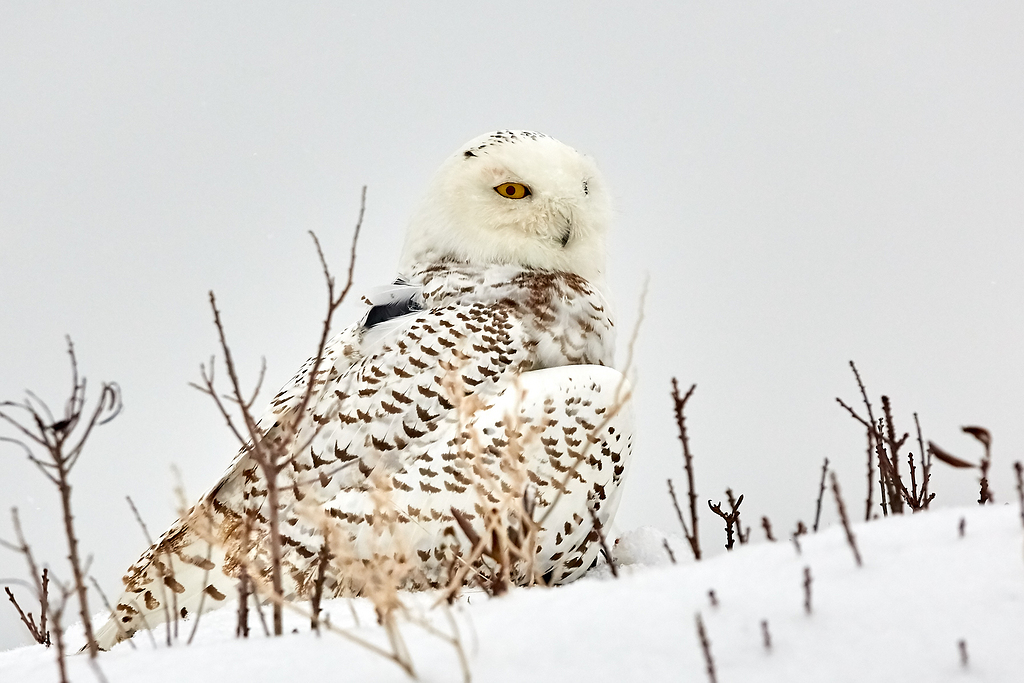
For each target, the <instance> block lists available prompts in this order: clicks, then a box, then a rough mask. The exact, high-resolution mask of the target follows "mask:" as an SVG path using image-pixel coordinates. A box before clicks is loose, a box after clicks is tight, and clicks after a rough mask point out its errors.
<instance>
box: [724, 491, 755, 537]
mask: <svg viewBox="0 0 1024 683" xmlns="http://www.w3.org/2000/svg"><path fill="white" fill-rule="evenodd" d="M725 495H726V497H727V498H728V499H729V507H730V508H732V513H733V514H734V515H736V538H737V540H739V542H740V545H743V544H744V543H746V542H747V541H748V540H750V527H747V530H746V531H743V524H742V522H741V521H740V503H741V502H743V496H740V498H739V500H736V498H735V497H734V496H733V495H732V489H726V490H725Z"/></svg>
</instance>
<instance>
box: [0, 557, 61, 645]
mask: <svg viewBox="0 0 1024 683" xmlns="http://www.w3.org/2000/svg"><path fill="white" fill-rule="evenodd" d="M48 581H49V579H48V577H47V574H46V569H43V586H44V587H45V586H46V584H47V583H48ZM4 592H5V593H7V599H8V600H9V601H10V603H11V604H12V605H14V609H16V610H17V611H18V616H19V617H20V618H21V623H23V624H25V628H27V629H28V632H29V634H30V635H31V636H32V640H34V641H36V642H37V643H39V644H40V645H45V646H46V647H50V632H49V631H47V630H46V598H47V595H46V589H45V588H44V590H43V595H42V596H41V597H40V599H39V622H40V623H39V624H38V625H36V621H35V618H34V617H33V616H32V612H28V613H27V614H26V613H25V611H24V610H22V609H21V605H19V604H18V600H17V599H16V598H15V597H14V593H13V592H12V591H11V589H10V588H8V587H7V586H4Z"/></svg>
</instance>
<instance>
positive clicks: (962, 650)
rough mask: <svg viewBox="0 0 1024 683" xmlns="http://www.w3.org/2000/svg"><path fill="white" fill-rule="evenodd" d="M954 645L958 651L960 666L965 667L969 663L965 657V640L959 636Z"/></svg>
mask: <svg viewBox="0 0 1024 683" xmlns="http://www.w3.org/2000/svg"><path fill="white" fill-rule="evenodd" d="M956 647H957V649H958V650H959V651H960V666H962V667H963V668H965V669H966V668H967V665H968V664H969V663H970V662H969V661H968V657H967V641H966V640H964V639H963V638H961V639H960V640H958V641H957V642H956Z"/></svg>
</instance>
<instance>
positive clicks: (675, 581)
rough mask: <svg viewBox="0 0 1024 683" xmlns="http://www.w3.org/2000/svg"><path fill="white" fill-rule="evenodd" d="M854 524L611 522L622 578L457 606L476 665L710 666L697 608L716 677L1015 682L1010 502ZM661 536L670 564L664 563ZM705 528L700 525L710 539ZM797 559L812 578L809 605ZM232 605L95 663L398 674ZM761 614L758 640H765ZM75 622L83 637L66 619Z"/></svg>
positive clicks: (419, 634)
mask: <svg viewBox="0 0 1024 683" xmlns="http://www.w3.org/2000/svg"><path fill="white" fill-rule="evenodd" d="M961 518H963V519H965V520H966V525H965V534H964V536H963V537H962V538H961V537H960V535H959V531H958V527H959V525H960V520H961ZM854 533H855V535H856V540H857V544H858V546H859V548H860V551H861V555H862V556H863V558H864V566H863V567H857V566H856V564H855V562H854V558H853V554H852V552H851V550H850V548H849V546H848V545H847V542H846V538H845V535H844V533H843V530H842V528H841V527H839V526H833V527H831V528H828V529H825V530H823V531H821V532H819V533H818V534H814V535H810V536H805V537H803V538H802V539H801V548H802V552H801V553H798V552H797V549H796V547H795V546H794V544H793V543H792V542H789V541H780V542H776V543H768V542H757V543H754V542H751V543H750V544H747V545H745V546H740V547H738V548H736V549H735V550H733V551H732V552H728V553H723V554H719V555H718V556H716V557H712V558H711V559H706V560H703V561H701V562H693V561H692V559H691V557H690V554H689V550H688V547H687V545H686V543H685V542H684V541H682V539H680V538H679V537H677V536H674V535H668V536H666V534H664V533H663V532H660V531H658V530H657V529H652V528H650V527H644V528H641V529H637V530H634V531H632V532H629V533H627V534H625V535H623V536H622V537H621V538H620V540H619V542H618V544H617V546H616V549H615V551H614V554H615V555H616V557H617V558H618V559H619V561H620V562H621V563H622V565H623V566H622V567H621V571H620V578H618V579H613V578H611V576H610V573H609V572H608V571H607V569H604V568H598V569H597V570H595V571H594V572H591V574H589V575H588V576H587V577H586V578H584V579H582V580H580V581H578V582H576V583H574V584H572V585H569V586H564V587H561V588H557V589H552V590H545V589H519V590H515V591H513V592H512V593H510V594H508V595H506V596H504V597H501V598H494V599H488V598H487V597H486V596H484V595H482V594H476V595H471V596H470V597H469V599H468V600H463V601H462V602H460V603H459V604H458V605H456V606H455V607H454V608H453V610H452V615H453V616H454V619H455V622H456V623H457V624H458V628H459V631H460V634H461V636H462V641H463V643H464V644H465V647H466V651H467V654H468V657H469V661H470V668H471V671H472V675H473V679H474V680H475V681H487V682H491V681H495V682H500V681H516V682H517V683H521V681H523V680H531V679H532V680H541V681H545V680H558V679H568V680H583V681H588V682H592V681H663V680H664V681H667V680H690V681H706V680H708V679H707V674H706V672H705V663H704V659H703V655H702V653H701V648H700V643H699V641H698V639H697V633H696V628H695V615H696V614H697V613H698V612H699V613H700V614H701V615H702V618H703V620H704V623H705V626H706V628H707V633H708V637H709V639H710V643H711V645H710V647H711V651H712V653H713V657H714V661H715V666H716V669H717V674H718V680H719V681H721V682H723V683H726V682H728V681H744V682H748V681H778V682H783V681H785V682H786V683H799V682H801V681H815V682H817V681H830V682H832V681H879V682H881V681H960V680H968V681H970V680H978V681H982V680H983V681H1020V680H1024V648H1022V647H1021V644H1022V642H1024V528H1022V524H1021V517H1020V510H1019V509H1018V507H1017V506H1016V505H999V506H987V507H984V508H982V507H978V506H974V507H971V508H961V509H955V508H954V509H943V510H934V511H929V512H924V513H919V514H916V515H907V516H902V517H890V518H888V519H884V520H878V521H873V522H871V523H868V524H858V525H855V526H854ZM754 534H755V535H756V534H757V531H756V530H755V531H754ZM721 535H722V536H723V537H724V534H721ZM666 538H668V539H669V542H670V544H671V546H672V550H673V552H674V553H675V556H676V558H677V560H678V561H679V564H677V565H672V564H670V563H669V560H668V556H667V553H666V552H665V550H664V547H663V545H662V544H663V541H664V540H665V539H666ZM718 542H719V539H718V538H714V539H703V543H704V545H705V547H707V546H708V545H709V544H711V543H718ZM805 567H809V568H810V572H811V577H812V585H811V603H812V611H811V613H810V614H807V613H806V612H805V609H804V586H803V583H804V568H805ZM709 590H713V591H714V593H715V596H716V598H717V607H716V606H712V604H711V602H710V600H709V596H708V591H709ZM431 598H432V596H427V595H423V594H420V595H409V596H406V603H407V604H408V605H410V606H411V609H412V610H413V611H420V612H422V614H423V615H424V617H425V618H427V619H429V621H430V622H431V623H432V624H433V625H434V627H435V628H436V629H439V630H442V631H445V632H447V633H450V632H451V626H450V624H449V622H448V620H447V619H446V618H445V614H444V612H443V610H440V609H434V610H431V609H430V606H431V604H432V603H431ZM351 607H354V608H355V611H356V612H357V613H359V615H360V621H359V623H360V626H358V627H354V628H353V629H352V630H353V631H354V632H355V633H357V634H359V635H361V636H362V637H365V638H367V639H370V640H373V641H374V642H377V643H381V644H383V643H385V642H386V641H385V639H384V637H383V634H382V633H381V630H380V629H379V627H377V626H376V624H375V621H374V618H373V613H372V608H371V607H370V606H369V605H368V604H366V603H363V602H361V601H353V602H352V603H351ZM351 607H350V603H349V602H347V601H343V600H334V601H331V602H329V603H328V606H327V608H328V610H329V611H330V613H331V618H332V622H333V623H334V624H336V625H338V626H353V624H354V622H353V616H352V609H351ZM232 612H233V611H232V610H230V609H223V610H220V611H218V612H212V613H209V614H207V615H204V616H203V617H202V620H201V622H200V624H199V629H198V632H197V635H196V638H195V641H194V642H193V644H192V645H188V646H187V645H185V644H184V640H186V639H187V636H188V633H189V631H190V629H191V626H192V625H191V623H190V622H185V623H183V624H182V627H181V628H182V631H181V640H180V642H179V643H177V644H175V645H174V646H172V647H170V648H168V647H166V646H165V645H164V644H163V643H162V638H163V631H159V632H158V633H157V636H158V637H157V641H158V643H160V644H159V645H157V646H156V647H154V645H153V644H152V642H151V641H150V639H149V638H148V637H147V636H146V635H145V634H141V633H140V634H138V635H137V636H136V637H135V638H134V641H135V643H136V646H137V649H134V650H133V649H131V648H130V647H129V646H127V645H119V646H118V647H116V648H115V649H114V650H113V651H112V652H109V653H104V654H103V655H101V657H100V665H101V667H102V669H103V672H104V674H105V675H106V677H107V679H108V680H109V681H111V683H115V682H119V681H144V682H146V683H150V682H154V683H155V682H157V681H168V682H170V681H181V680H216V681H218V682H224V683H230V682H233V681H246V682H248V681H254V680H291V681H297V680H310V681H317V680H340V679H344V680H359V681H406V680H409V679H408V677H407V676H406V675H405V674H404V672H403V671H402V670H401V669H400V668H399V667H398V666H396V665H395V664H394V663H392V662H390V661H387V660H385V659H383V658H381V657H380V656H379V655H376V654H374V653H372V652H369V651H367V650H365V649H363V648H361V647H360V646H358V645H355V644H353V643H351V642H349V641H347V640H345V639H343V638H342V637H340V636H339V635H337V634H332V633H324V634H323V635H321V636H319V637H318V636H317V635H315V634H313V633H311V632H309V628H308V622H307V621H306V620H305V619H304V618H302V617H300V616H299V615H291V614H289V615H288V617H289V621H288V622H287V624H288V627H289V629H291V628H296V629H298V631H299V632H298V633H297V634H291V635H286V636H284V637H282V638H277V639H267V638H265V637H263V636H262V632H261V631H260V630H259V627H258V625H257V626H256V629H255V630H254V634H255V635H254V636H253V637H251V638H250V639H249V640H237V639H235V638H234V614H233V613H232ZM762 620H767V622H768V627H769V630H770V633H771V640H772V647H771V650H770V651H768V650H766V649H765V648H764V646H763V644H762V629H761V622H762ZM402 635H403V637H404V638H405V640H406V643H407V645H408V647H409V651H410V653H411V655H412V661H413V663H414V666H415V668H416V673H417V676H418V677H419V679H420V680H424V681H439V682H440V681H458V680H461V677H462V674H461V671H460V668H459V664H458V659H457V656H456V653H455V650H454V649H453V648H452V646H451V645H450V644H449V643H447V642H445V641H444V640H442V639H441V638H439V637H438V636H437V635H434V634H431V633H429V632H427V631H426V630H424V629H423V628H422V627H420V626H417V625H414V624H410V623H403V624H402ZM70 637H71V638H72V639H73V640H74V641H75V642H79V643H80V642H81V636H80V634H79V633H78V632H75V633H72V634H70ZM961 639H962V640H964V641H966V648H967V652H968V655H969V663H968V664H967V666H966V667H965V666H963V665H962V664H961V660H960V650H959V646H958V643H959V641H960V640H961ZM69 663H70V676H71V679H72V680H73V681H87V680H95V675H94V674H93V673H92V672H91V671H90V670H89V667H88V661H87V659H86V657H85V656H84V655H76V656H72V657H71V658H70V662H69ZM55 680H57V673H56V665H55V663H54V661H53V653H52V651H48V650H46V649H44V648H43V647H42V646H32V647H23V648H19V649H15V650H11V651H8V652H2V653H0V681H3V683H15V682H20V681H32V682H36V681H40V682H45V681H55Z"/></svg>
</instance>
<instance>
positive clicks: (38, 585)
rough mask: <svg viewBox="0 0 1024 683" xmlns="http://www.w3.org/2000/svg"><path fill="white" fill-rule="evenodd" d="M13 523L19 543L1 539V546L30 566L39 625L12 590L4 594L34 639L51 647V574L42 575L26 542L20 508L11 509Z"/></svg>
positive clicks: (6, 589) (46, 571)
mask: <svg viewBox="0 0 1024 683" xmlns="http://www.w3.org/2000/svg"><path fill="white" fill-rule="evenodd" d="M11 522H12V523H13V526H14V534H15V537H16V538H17V539H18V542H17V543H10V542H9V541H4V540H2V539H0V546H3V547H5V548H7V549H8V550H11V551H13V552H16V553H18V554H20V555H22V556H24V558H25V562H26V564H28V570H29V576H31V577H32V583H31V584H29V585H30V587H31V588H32V589H33V591H34V592H35V594H36V595H35V597H36V599H37V600H38V601H39V623H38V624H37V623H36V621H35V618H34V617H33V615H32V612H31V611H29V612H25V611H24V610H22V609H21V605H19V604H18V601H17V600H16V599H15V597H14V593H13V592H12V591H11V589H10V588H6V587H5V588H4V592H5V593H7V599H8V600H9V601H10V602H11V604H12V605H14V608H15V609H16V610H17V611H18V616H19V617H20V618H21V622H22V623H23V624H24V625H25V628H27V629H28V632H29V633H30V634H31V635H32V639H33V640H35V641H36V642H37V643H39V644H40V645H45V646H46V647H50V644H51V641H50V631H49V629H48V628H47V623H46V620H47V618H48V617H49V612H50V573H49V571H48V570H47V569H46V568H43V571H42V572H41V573H40V571H39V567H38V566H37V565H36V560H35V557H34V556H33V555H32V548H31V547H30V546H29V544H28V542H27V541H25V535H24V533H23V532H22V530H21V520H20V519H19V518H18V508H11Z"/></svg>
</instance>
